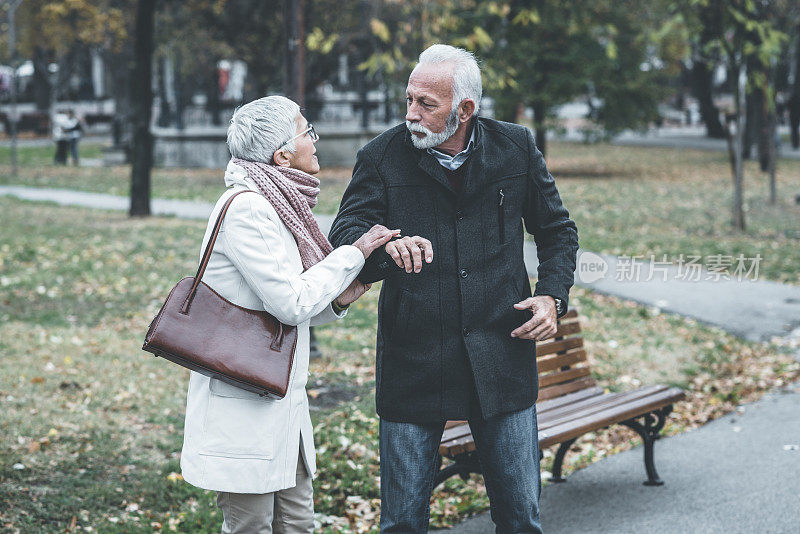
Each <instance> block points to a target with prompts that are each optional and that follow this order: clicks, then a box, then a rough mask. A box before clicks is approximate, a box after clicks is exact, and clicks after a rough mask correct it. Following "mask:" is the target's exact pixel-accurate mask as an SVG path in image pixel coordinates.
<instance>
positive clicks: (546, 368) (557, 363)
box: [536, 349, 586, 385]
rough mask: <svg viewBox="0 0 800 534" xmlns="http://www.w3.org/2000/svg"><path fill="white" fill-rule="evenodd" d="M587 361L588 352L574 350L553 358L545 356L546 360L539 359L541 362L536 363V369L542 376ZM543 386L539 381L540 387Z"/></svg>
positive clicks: (552, 356) (555, 355)
mask: <svg viewBox="0 0 800 534" xmlns="http://www.w3.org/2000/svg"><path fill="white" fill-rule="evenodd" d="M585 361H586V351H585V350H583V349H573V350H571V351H569V352H567V353H565V354H554V355H551V356H545V357H544V358H539V361H537V362H536V367H537V369H538V370H539V374H540V375H541V374H542V373H548V372H550V371H554V370H555V369H561V368H562V367H569V366H571V365H575V364H576V363H580V362H585ZM541 384H542V381H541V380H539V385H541Z"/></svg>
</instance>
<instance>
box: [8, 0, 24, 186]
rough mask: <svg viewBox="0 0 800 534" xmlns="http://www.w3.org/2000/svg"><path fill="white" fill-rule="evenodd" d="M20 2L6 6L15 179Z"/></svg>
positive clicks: (13, 170)
mask: <svg viewBox="0 0 800 534" xmlns="http://www.w3.org/2000/svg"><path fill="white" fill-rule="evenodd" d="M21 3H22V0H12V1H11V2H9V3H8V4H7V6H8V51H9V55H10V58H11V113H10V114H9V115H10V117H9V119H10V120H9V121H8V122H9V125H10V126H11V175H12V176H14V177H16V176H17V174H18V172H19V168H18V166H17V26H16V21H15V15H16V11H17V8H18V7H19V5H20V4H21Z"/></svg>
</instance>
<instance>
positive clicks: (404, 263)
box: [386, 235, 433, 273]
mask: <svg viewBox="0 0 800 534" xmlns="http://www.w3.org/2000/svg"><path fill="white" fill-rule="evenodd" d="M386 252H387V253H388V254H389V255H390V256H391V257H392V259H393V260H394V262H395V263H396V264H397V266H398V267H400V268H401V269H405V270H406V272H407V273H410V272H411V271H412V269H413V271H414V272H415V273H418V272H420V271H421V270H422V256H423V255H424V256H425V263H430V262H432V261H433V246H432V245H431V242H430V241H428V240H427V239H425V238H424V237H420V236H418V235H415V236H414V237H408V236H406V237H401V238H400V239H396V240H395V241H389V242H388V243H386Z"/></svg>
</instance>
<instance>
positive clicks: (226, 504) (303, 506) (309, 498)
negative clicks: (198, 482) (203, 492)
mask: <svg viewBox="0 0 800 534" xmlns="http://www.w3.org/2000/svg"><path fill="white" fill-rule="evenodd" d="M296 480H297V485H296V486H295V487H293V488H288V489H284V490H280V491H275V492H273V493H257V494H253V493H228V492H223V491H220V492H217V506H219V508H220V510H222V516H223V518H224V521H223V523H222V534H273V533H274V534H307V533H313V532H314V492H313V489H312V487H311V475H309V474H308V471H307V470H306V466H305V463H304V462H303V453H302V451H301V452H300V454H299V455H298V457H297V479H296Z"/></svg>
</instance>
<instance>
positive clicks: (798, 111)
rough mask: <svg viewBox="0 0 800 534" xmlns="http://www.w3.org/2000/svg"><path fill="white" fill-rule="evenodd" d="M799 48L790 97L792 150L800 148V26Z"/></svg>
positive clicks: (799, 31)
mask: <svg viewBox="0 0 800 534" xmlns="http://www.w3.org/2000/svg"><path fill="white" fill-rule="evenodd" d="M795 35H796V36H797V47H796V48H795V51H794V66H793V71H794V80H793V82H792V96H791V97H789V103H788V104H789V130H790V131H791V134H792V148H800V24H798V25H797V28H796V31H795Z"/></svg>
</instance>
